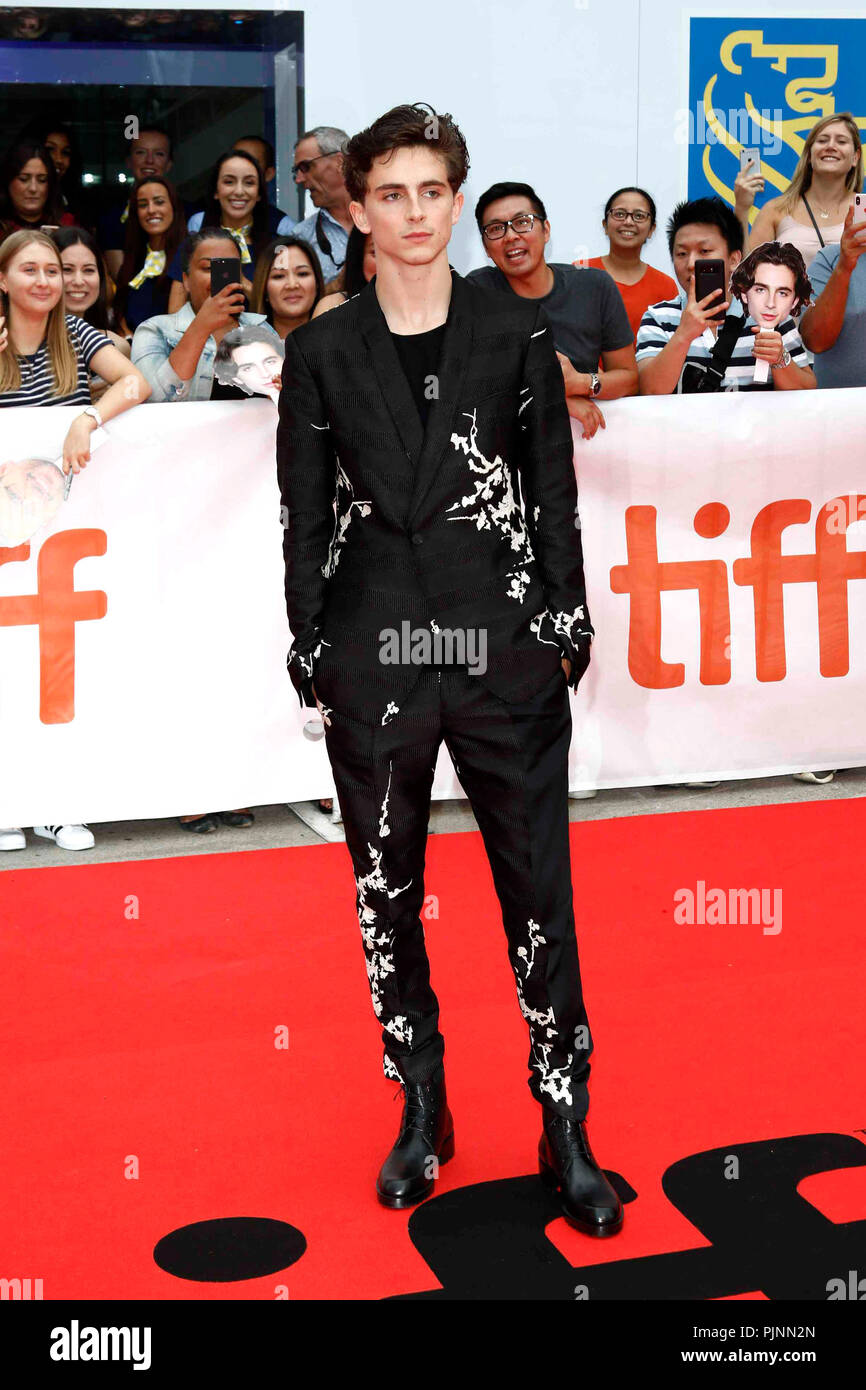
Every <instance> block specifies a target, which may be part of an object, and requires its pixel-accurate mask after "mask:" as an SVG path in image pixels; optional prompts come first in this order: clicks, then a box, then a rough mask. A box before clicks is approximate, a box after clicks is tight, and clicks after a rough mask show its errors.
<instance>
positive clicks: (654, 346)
mask: <svg viewBox="0 0 866 1390" xmlns="http://www.w3.org/2000/svg"><path fill="white" fill-rule="evenodd" d="M685 306H686V295H685V292H684V291H680V294H679V295H678V297H677V298H676V299H663V300H662V301H661V303H660V304H651V305H650V307H649V308H648V309H647V311H646V313H645V314H644V316H643V318H642V319H641V321H640V328H639V329H638V331H637V342H636V344H635V357H636V359H637V361H638V362H639V363H640V362H646V361H648V360H649V358H651V357H655V356H657V354H658V353H660V352H661V350H662V348H664V347H667V345H668V343H669V342H670V340H671V338H672V337H673V335H674V333H675V332H676V330H677V328H678V327H679V323H680V319H681V317H682V313H683V310H684V308H685ZM736 315H739V317H741V318H742V319H743V327H742V331H741V333H740V335H739V337H738V338H737V340H736V342H735V343H734V351H733V353H732V354H731V360H730V362H729V363H728V367H727V371H726V372H725V375H724V376H723V377H722V384H721V387H720V388H719V389H720V390H722V391H772V390H773V386H774V382H773V373H772V370H771V371H770V377H769V380H768V381H767V382H766V383H764V382H756V381H755V379H754V378H755V363H756V361H757V358H756V357H755V356H754V354H753V352H752V346H753V344H754V341H755V334H754V333H753V332H752V329H753V328H754V327H755V320H754V319H753V318H752V316H751V315H748V316H746V315H744V313H743V308H742V305H741V304H740V301H739V300H735V301H734V303H733V304H732V305H731V307H730V309H729V310H728V317H733V316H736ZM777 332H778V333H780V334H781V335H782V342H783V344H784V347H785V349H786V350H787V351H788V352H790V354H791V360H792V362H794V363H795V364H796V366H798V367H811V365H812V354H811V353H810V352H808V351H807V349H806V348H805V347H804V346H803V340H802V338H801V337H800V334H799V332H798V331H797V325H796V324H795V323H794V320H793V319H792V318H786V319H783V320H782V322H781V323H780V324H779V325H778V328H777ZM709 357H710V349H709V348H708V347H707V346H706V344H705V343H704V341H703V336H701V337H698V338H695V339H694V340H693V342H692V343H690V344H689V351H688V355H687V357H686V360H685V363H684V369H685V367H686V366H688V365H689V363H690V362H700V363H706V362H707V361H708V360H709ZM682 385H683V378H682V373H680V379H679V381H678V382H677V385H676V392H675V393H674V394H676V393H679V392H681V391H682Z"/></svg>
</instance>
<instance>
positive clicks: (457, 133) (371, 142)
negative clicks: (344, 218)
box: [343, 101, 469, 203]
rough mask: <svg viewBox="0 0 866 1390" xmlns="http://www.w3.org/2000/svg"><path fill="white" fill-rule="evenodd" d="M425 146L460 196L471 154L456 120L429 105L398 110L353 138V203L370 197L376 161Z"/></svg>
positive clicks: (349, 148) (348, 152)
mask: <svg viewBox="0 0 866 1390" xmlns="http://www.w3.org/2000/svg"><path fill="white" fill-rule="evenodd" d="M413 145H421V146H423V148H424V149H428V150H429V149H432V150H435V151H436V153H437V154H441V155H442V157H443V159H444V160H445V165H446V168H447V170H448V182H449V184H450V185H451V191H452V193H456V192H457V190H458V189H459V188H460V185H461V184H462V183H465V181H466V175H467V174H468V172H469V151H468V150H467V148H466V141H465V140H464V138H463V132H462V131H461V129H460V127H459V126H458V125H457V122H456V121H455V120H454V118H453V117H452V116H450V115H448V114H447V113H445V114H442V115H440V114H439V113H438V112H436V111H434V110H433V107H432V106H428V105H427V103H426V102H420V101H416V102H415V103H414V105H412V106H409V105H406V106H394V107H392V109H391V110H390V111H386V112H385V114H384V116H380V117H379V118H378V120H375V121H374V122H373V124H372V125H370V126H367V128H366V130H361V131H359V132H358V134H357V135H353V136H352V138H351V140H350V141H349V143H348V144H347V145H346V149H345V152H344V154H343V178H344V180H345V183H346V189H347V190H348V193H349V197H350V198H351V199H352V201H353V202H356V203H363V201H364V198H365V197H366V193H367V175H368V174H369V172H370V170H371V168H372V167H373V160H374V159H378V158H379V156H380V155H383V154H388V153H389V152H390V151H391V150H396V149H406V148H408V147H410V146H413Z"/></svg>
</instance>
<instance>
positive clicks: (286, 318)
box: [251, 236, 325, 338]
mask: <svg viewBox="0 0 866 1390" xmlns="http://www.w3.org/2000/svg"><path fill="white" fill-rule="evenodd" d="M324 292H325V279H324V276H323V275H322V266H321V263H320V261H319V258H318V256H317V255H316V253H315V251H314V249H313V247H312V246H311V245H310V243H309V242H308V241H302V240H301V238H300V237H294V236H281V237H276V238H275V240H274V241H272V242H271V244H270V245H269V246H266V247H265V249H264V251H263V252H262V254H261V255H260V256H259V258H258V261H257V262H256V273H255V278H254V280H253V292H252V296H251V308H252V311H253V313H254V314H264V315H265V317H266V318H267V321H268V323H269V324H270V325H271V327H272V328H274V329H276V331H277V333H279V335H280V337H281V338H286V337H288V335H289V333H293V332H294V330H295V329H296V328H300V326H301V324H302V323H307V322H308V321H309V320H310V318H311V317H312V316H313V311H314V309H315V308H316V305H317V304H318V303H319V301H320V299H321V298H322V295H323V294H324Z"/></svg>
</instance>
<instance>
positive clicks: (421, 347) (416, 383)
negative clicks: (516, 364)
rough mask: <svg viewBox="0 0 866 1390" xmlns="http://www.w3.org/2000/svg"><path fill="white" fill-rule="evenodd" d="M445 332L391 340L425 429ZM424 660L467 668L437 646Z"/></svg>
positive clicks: (441, 667)
mask: <svg viewBox="0 0 866 1390" xmlns="http://www.w3.org/2000/svg"><path fill="white" fill-rule="evenodd" d="M444 336H445V324H444V323H441V324H440V325H439V327H438V328H431V329H430V330H429V332H427V333H392V334H391V341H392V342H393V344H394V346H395V348H396V349H397V356H398V357H399V359H400V365H401V366H402V368H403V371H404V372H405V373H406V380H407V381H408V383H409V389H410V390H411V392H412V396H413V399H414V401H415V406H416V409H417V411H418V414H419V415H420V417H421V427H422V429H424V430H426V429H427V416H428V414H429V413H430V401H431V400H435V399H436V395H437V394H438V393H437V392H435V391H434V392H433V394H432V395H430V394H428V390H427V388H428V387H429V386H430V377H431V376H435V375H436V372H437V370H438V367H439V357H440V354H441V351H442V339H443V337H444ZM421 664H422V665H423V666H425V667H428V668H429V669H430V670H432V671H454V670H460V671H465V670H466V662H465V661H449V660H448V659H447V656H446V653H445V652H444V651H443V653H442V654H441V659H439V660H437V653H436V649H435V647H434V648H433V649H432V651H431V654H430V660H429V661H425V662H422V663H421Z"/></svg>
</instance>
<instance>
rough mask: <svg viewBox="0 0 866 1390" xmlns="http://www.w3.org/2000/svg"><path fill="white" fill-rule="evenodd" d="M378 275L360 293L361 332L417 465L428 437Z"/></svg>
mask: <svg viewBox="0 0 866 1390" xmlns="http://www.w3.org/2000/svg"><path fill="white" fill-rule="evenodd" d="M375 286H376V277H375V276H374V277H373V279H372V280H371V281H370V282H369V284H367V285H365V286H364V288H363V289H362V290H361V293H360V301H361V302H360V304H359V306H358V307H359V310H360V327H361V336H362V337H363V339H364V342H365V343H366V345H367V349H368V351H369V353H370V361H371V362H372V364H373V370H374V371H375V373H376V379H377V381H378V383H379V388H380V390H381V392H382V395H383V397H384V400H385V405H386V406H387V407H388V412H389V414H390V416H391V419H392V420H393V422H394V427H395V429H396V431H397V433H398V434H399V436H400V439H401V440H402V442H403V448H404V450H405V451H406V453H407V455H408V456H409V458H410V459H411V461H412V466H413V467H414V466H417V463H418V459H419V457H420V454H421V446H422V444H423V441H424V432H423V430H422V428H421V421H420V419H419V417H418V411H417V410H416V409H415V402H414V401H413V399H412V392H411V390H410V389H409V383H408V381H407V380H406V373H405V372H404V371H403V368H402V366H401V365H400V359H399V357H398V356H397V349H396V348H395V346H394V344H393V342H392V340H391V334H390V332H389V329H388V324H387V321H386V319H385V315H384V314H383V313H382V310H381V308H380V306H379V301H378V299H377V298H376V289H375Z"/></svg>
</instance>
